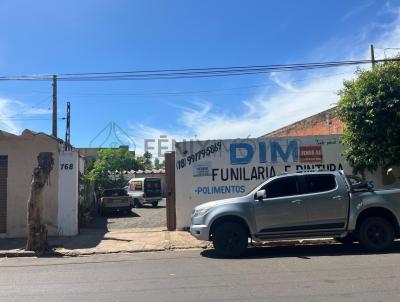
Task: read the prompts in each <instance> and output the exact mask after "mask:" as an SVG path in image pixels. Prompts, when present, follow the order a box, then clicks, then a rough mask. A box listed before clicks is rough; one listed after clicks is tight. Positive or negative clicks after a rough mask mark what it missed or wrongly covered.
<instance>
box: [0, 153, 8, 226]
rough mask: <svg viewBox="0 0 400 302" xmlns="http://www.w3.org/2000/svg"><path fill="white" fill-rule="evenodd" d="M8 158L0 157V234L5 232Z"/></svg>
mask: <svg viewBox="0 0 400 302" xmlns="http://www.w3.org/2000/svg"><path fill="white" fill-rule="evenodd" d="M7 175H8V156H4V155H0V233H6V232H7Z"/></svg>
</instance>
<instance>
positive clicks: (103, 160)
mask: <svg viewBox="0 0 400 302" xmlns="http://www.w3.org/2000/svg"><path fill="white" fill-rule="evenodd" d="M136 166H137V163H136V160H135V157H134V156H133V154H132V153H131V152H129V150H127V149H121V148H119V149H102V150H99V151H98V152H97V159H96V161H95V162H94V164H93V168H92V169H91V170H90V171H89V172H88V173H86V175H85V177H86V178H87V179H89V180H90V181H93V182H95V183H96V187H97V188H98V189H101V190H103V189H107V188H113V187H114V188H115V187H117V188H120V187H123V186H125V185H126V180H125V179H124V176H123V174H122V173H121V172H122V171H124V170H125V171H129V170H132V169H135V168H136ZM109 172H110V175H109Z"/></svg>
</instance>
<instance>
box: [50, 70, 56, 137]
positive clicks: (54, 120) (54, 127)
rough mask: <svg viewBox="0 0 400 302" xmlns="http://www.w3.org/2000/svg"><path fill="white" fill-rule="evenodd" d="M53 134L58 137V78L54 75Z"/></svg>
mask: <svg viewBox="0 0 400 302" xmlns="http://www.w3.org/2000/svg"><path fill="white" fill-rule="evenodd" d="M52 125H53V126H52V132H51V134H52V135H53V136H54V137H57V76H56V75H53V124H52Z"/></svg>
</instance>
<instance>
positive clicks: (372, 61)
mask: <svg viewBox="0 0 400 302" xmlns="http://www.w3.org/2000/svg"><path fill="white" fill-rule="evenodd" d="M369 50H370V53H371V63H372V67H374V66H375V52H374V45H373V44H371V45H370V46H369Z"/></svg>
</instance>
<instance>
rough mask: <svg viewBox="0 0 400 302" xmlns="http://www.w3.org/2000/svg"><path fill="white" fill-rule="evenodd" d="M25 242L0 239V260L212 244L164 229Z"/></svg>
mask: <svg viewBox="0 0 400 302" xmlns="http://www.w3.org/2000/svg"><path fill="white" fill-rule="evenodd" d="M25 242H26V240H25V239H0V257H31V256H71V257H72V256H84V255H93V254H110V253H135V252H156V251H168V250H176V249H206V248H211V247H212V244H211V243H210V242H207V241H200V240H197V239H196V238H194V237H193V236H191V235H190V234H189V233H188V232H185V231H173V232H169V231H166V230H165V229H164V228H151V229H138V228H136V229H125V230H118V231H109V232H102V231H101V230H98V229H83V230H82V232H81V233H80V234H79V235H78V236H75V237H52V238H49V245H50V247H51V251H49V252H47V253H45V254H42V255H40V254H36V253H34V252H27V251H25V250H24V246H25ZM333 242H334V240H333V239H331V238H320V239H304V240H285V241H273V242H268V243H254V244H253V245H254V246H293V245H298V244H330V243H333Z"/></svg>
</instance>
